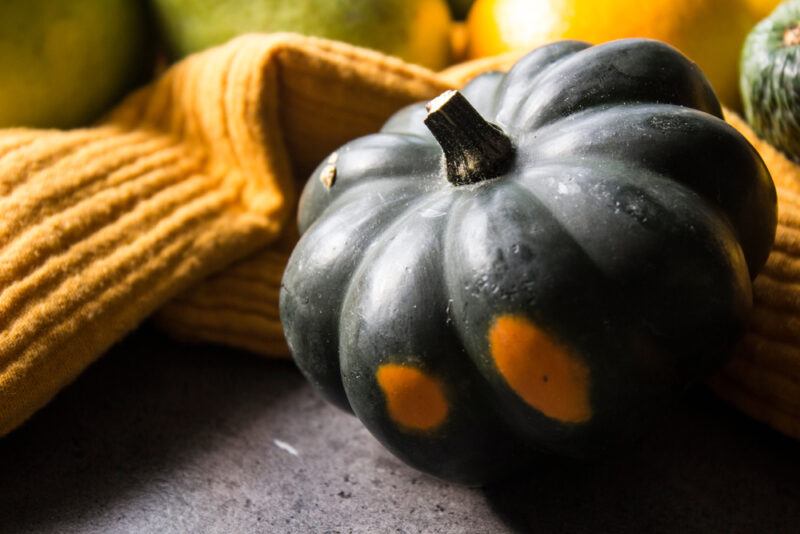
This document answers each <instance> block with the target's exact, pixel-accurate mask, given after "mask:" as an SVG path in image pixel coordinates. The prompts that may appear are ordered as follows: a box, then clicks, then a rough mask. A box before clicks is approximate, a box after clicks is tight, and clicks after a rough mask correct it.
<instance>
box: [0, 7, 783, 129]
mask: <svg viewBox="0 0 800 534" xmlns="http://www.w3.org/2000/svg"><path fill="white" fill-rule="evenodd" d="M777 4H778V1H777V0H653V1H649V2H640V1H638V0H477V1H472V0H449V2H446V1H445V0H292V1H287V0H147V1H142V0H73V1H71V2H63V1H61V0H4V2H2V3H0V127H2V126H6V127H7V126H35V127H59V128H67V127H75V126H81V125H87V124H89V123H91V122H92V121H93V120H95V119H96V118H98V117H99V116H100V115H101V114H102V113H103V112H104V111H106V110H108V109H109V108H110V107H111V106H112V105H113V104H115V103H116V102H118V101H119V100H120V99H121V98H122V96H123V95H124V94H126V93H127V92H128V91H129V90H130V89H132V88H133V87H134V86H135V85H137V84H139V83H141V82H143V81H144V80H146V79H147V76H148V75H153V72H154V69H153V50H154V49H156V48H158V49H159V50H161V52H162V57H166V58H169V59H170V60H174V59H178V58H181V57H184V56H185V55H187V54H190V53H192V52H196V51H198V50H202V49H203V48H207V47H209V46H213V45H217V44H221V43H223V42H225V41H227V40H228V39H230V38H232V37H234V36H236V35H239V34H242V33H247V32H278V31H289V32H298V33H302V34H305V35H314V36H319V37H324V38H328V39H335V40H341V41H345V42H348V43H352V44H355V45H359V46H363V47H367V48H373V49H375V50H378V51H381V52H384V53H386V54H389V55H395V56H398V57H400V58H402V59H404V60H406V61H408V62H411V63H417V64H420V65H423V66H425V67H428V68H431V69H434V70H438V69H442V68H444V67H446V66H447V65H448V64H452V63H453V62H456V61H458V60H461V59H462V58H463V57H464V55H466V56H467V57H469V58H477V57H484V56H488V55H493V54H500V53H504V52H514V51H517V52H522V51H526V50H529V49H531V48H534V47H536V46H539V45H542V44H545V43H548V42H551V41H554V40H558V39H564V38H568V39H580V40H586V41H589V42H592V43H595V44H596V43H601V42H604V41H608V40H613V39H618V38H623V37H650V38H655V39H661V40H664V41H666V42H668V43H670V44H672V45H674V46H676V47H677V48H678V49H680V50H681V51H682V52H684V53H685V54H687V55H688V56H689V57H690V58H691V59H693V60H694V61H696V62H697V63H698V64H699V65H700V66H701V68H703V70H704V71H705V73H706V74H707V76H708V77H709V79H710V80H711V82H712V84H713V86H714V88H715V90H716V91H717V93H718V95H719V96H720V99H721V100H722V101H723V103H725V104H726V105H727V106H728V107H731V108H733V109H741V108H742V106H741V102H740V97H739V89H738V87H739V83H738V77H739V69H738V63H739V56H740V51H741V48H742V43H743V42H744V39H745V36H746V35H747V33H748V32H749V31H750V30H751V29H752V27H753V26H754V25H755V24H756V23H757V22H758V21H759V20H761V19H762V18H764V17H765V16H766V15H767V14H768V13H769V12H770V11H771V10H772V9H773V8H774V7H775V6H776V5H777ZM448 8H449V9H448ZM464 18H466V22H459V21H460V20H461V19H464Z"/></svg>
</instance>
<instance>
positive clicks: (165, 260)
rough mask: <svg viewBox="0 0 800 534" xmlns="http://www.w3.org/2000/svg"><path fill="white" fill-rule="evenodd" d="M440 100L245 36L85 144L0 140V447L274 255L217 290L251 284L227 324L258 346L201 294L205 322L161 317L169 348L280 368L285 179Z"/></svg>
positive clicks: (59, 135)
mask: <svg viewBox="0 0 800 534" xmlns="http://www.w3.org/2000/svg"><path fill="white" fill-rule="evenodd" d="M100 74H101V73H99V74H98V75H100ZM442 86H443V83H442V82H440V81H439V80H437V79H436V77H435V76H434V75H433V74H432V73H430V72H429V71H426V70H424V69H421V68H416V67H412V66H408V65H405V64H403V63H402V62H400V61H399V60H393V59H389V58H385V57H384V56H381V55H379V54H377V53H373V52H368V51H364V50H359V49H356V48H354V47H350V46H347V45H343V44H338V43H332V42H326V41H322V40H318V39H308V38H302V37H299V36H294V35H280V34H278V35H271V36H245V37H242V38H239V39H236V40H235V41H232V42H231V43H229V44H228V45H226V46H223V47H220V48H215V49H212V50H209V51H207V52H204V53H202V54H198V55H196V56H192V57H190V58H187V59H186V60H184V61H183V62H181V63H179V64H177V65H175V66H173V67H172V68H170V69H169V70H168V71H167V72H166V73H165V74H164V75H163V76H162V77H161V78H160V79H159V80H158V81H157V82H155V83H154V84H152V85H150V86H148V87H146V88H144V89H142V90H140V91H138V92H137V93H135V94H133V95H131V96H130V97H129V98H128V99H127V100H126V101H125V102H124V103H123V104H121V105H120V106H119V107H118V108H117V109H116V110H114V111H113V112H112V113H111V114H110V115H109V117H108V118H107V119H106V120H105V121H104V122H103V123H102V124H101V125H99V126H97V127H95V128H90V129H83V130H73V131H41V130H25V129H14V130H0V214H2V219H1V220H0V265H2V269H0V324H1V325H2V328H1V329H0V435H2V434H5V433H7V432H9V431H10V430H12V429H13V428H14V427H16V426H17V425H19V424H20V423H21V422H22V421H24V420H25V419H26V418H27V417H29V416H30V415H31V414H32V413H33V412H34V411H35V410H36V409H38V408H39V407H41V406H42V405H43V404H44V403H46V402H47V401H48V400H49V399H50V398H51V397H52V396H53V395H54V394H55V393H56V392H57V391H58V390H59V389H60V388H61V387H63V386H64V385H65V384H67V383H68V382H70V381H71V380H72V379H73V378H74V377H75V376H76V375H77V374H78V373H79V372H80V371H81V370H82V369H84V368H85V367H86V366H87V365H88V364H89V363H91V362H92V361H93V360H94V359H95V358H96V357H97V356H99V355H100V354H101V353H102V352H103V351H104V350H105V349H106V348H107V347H108V346H109V345H111V344H112V343H114V342H115V341H117V340H118V339H120V338H121V337H122V336H123V335H124V334H125V333H127V332H128V331H130V330H131V329H132V328H134V327H135V326H136V325H137V324H139V323H140V322H141V321H142V320H143V319H144V318H145V317H147V316H148V315H150V314H151V313H152V312H153V311H154V310H155V309H156V308H158V307H159V306H161V305H162V304H164V302H166V301H167V300H168V299H170V298H171V297H173V296H175V295H176V294H178V293H180V292H181V291H184V290H186V289H187V288H188V287H189V286H191V285H192V284H194V283H196V282H198V281H199V280H201V279H202V278H204V277H206V276H208V275H209V274H211V273H213V272H216V271H219V270H220V269H221V268H223V267H225V266H228V265H230V264H231V263H232V262H234V261H236V260H237V259H239V258H242V257H244V256H247V255H248V254H251V253H253V252H255V251H257V250H264V247H265V246H266V245H268V244H269V243H271V242H275V241H278V243H279V244H278V245H276V252H274V253H273V252H264V253H263V255H262V256H259V258H260V261H261V263H248V264H240V265H237V266H235V267H233V268H232V269H231V270H230V271H229V273H230V274H228V275H226V277H225V278H223V279H226V280H227V279H233V280H234V282H233V284H232V286H236V283H237V281H239V280H250V279H253V280H258V283H257V285H258V287H259V290H258V291H252V290H251V288H249V287H248V288H247V289H246V290H245V293H246V294H247V295H248V296H249V297H250V300H249V302H250V303H256V304H255V306H252V305H251V307H250V308H247V307H244V308H239V309H238V311H239V312H241V311H243V310H244V311H248V310H252V309H255V310H257V313H256V315H255V317H257V319H256V320H255V321H254V322H252V323H249V322H247V321H244V322H243V323H242V325H243V326H244V328H245V329H246V330H247V331H252V330H255V331H258V332H259V333H260V335H261V336H264V334H263V332H268V334H266V338H267V341H265V342H263V343H261V342H260V343H256V344H251V343H249V342H248V341H247V340H246V339H243V338H242V337H241V336H238V337H237V334H236V328H238V326H234V327H231V326H228V325H230V324H235V325H238V324H239V323H240V321H241V313H239V314H238V315H237V314H236V313H232V314H230V315H223V314H219V313H218V309H217V307H218V306H221V307H222V308H223V309H227V308H225V306H226V302H227V301H224V300H223V299H222V296H221V295H219V294H217V295H213V294H212V293H213V286H206V288H207V289H206V290H205V292H204V291H203V290H202V289H199V290H198V294H199V295H203V296H206V297H207V299H211V305H210V307H208V308H206V309H205V310H202V309H200V308H198V307H194V308H191V309H190V308H187V307H186V306H183V308H182V307H181V300H180V299H178V300H177V301H176V303H175V305H174V309H175V310H180V311H181V313H182V315H181V316H182V317H184V318H186V319H187V320H183V321H181V319H180V318H179V316H178V315H177V314H176V315H175V318H174V319H172V320H170V318H169V317H170V316H169V314H164V315H163V317H164V322H165V324H168V325H170V326H171V327H172V328H174V329H175V330H176V331H177V332H178V333H181V332H188V331H189V330H191V329H192V328H194V329H196V328H198V327H199V328H201V329H202V328H204V325H210V326H209V329H208V335H207V337H206V338H207V339H213V340H218V341H226V342H228V343H233V344H236V345H238V346H243V347H246V348H250V349H253V350H258V351H261V352H267V353H272V352H275V353H280V352H285V350H284V349H283V347H282V346H281V345H280V343H282V342H281V341H276V340H280V339H281V335H280V329H279V327H278V323H277V313H276V311H275V306H276V302H277V289H276V288H277V284H278V282H279V276H280V271H281V269H282V267H281V266H282V265H283V263H284V262H285V258H286V250H287V248H288V246H289V245H290V243H291V233H286V234H285V236H286V237H285V238H284V239H283V240H279V237H280V236H281V235H282V233H284V231H285V229H286V228H287V221H288V219H289V217H290V214H291V213H292V211H293V206H294V202H295V198H296V187H295V184H294V183H293V179H292V176H293V172H292V169H293V168H294V169H296V170H297V172H299V173H301V175H302V176H304V175H305V174H306V173H307V172H309V170H310V169H311V168H312V167H313V165H314V164H315V163H316V161H317V160H318V159H319V158H321V157H322V155H323V154H325V153H326V152H327V151H328V150H329V148H330V147H332V146H335V145H336V144H338V143H341V142H343V141H344V140H346V139H349V138H350V137H353V136H355V135H359V134H361V133H365V132H367V131H370V130H372V129H374V128H375V127H376V125H379V124H380V123H381V122H382V121H383V120H384V119H385V118H386V117H387V116H388V115H389V114H390V113H391V112H392V111H393V110H395V109H396V108H398V107H400V106H402V105H403V104H406V103H408V102H411V101H415V100H419V99H421V98H425V97H427V96H428V95H430V94H431V93H433V92H436V90H437V89H438V88H439V87H442ZM290 226H292V225H290ZM279 264H280V265H279ZM253 269H255V271H254V270H253ZM209 288H210V289H209ZM212 297H213V298H212ZM214 299H216V300H214ZM234 308H235V306H234ZM235 311H236V310H234V312H235ZM188 319H191V320H190V321H189V320H188ZM189 325H191V326H189ZM217 325H219V326H220V328H215V327H216V326H217ZM245 337H246V336H245Z"/></svg>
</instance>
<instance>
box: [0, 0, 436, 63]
mask: <svg viewBox="0 0 800 534" xmlns="http://www.w3.org/2000/svg"><path fill="white" fill-rule="evenodd" d="M0 1H4V0H0ZM151 4H152V6H153V11H154V13H155V16H156V19H157V20H158V23H159V25H160V26H161V30H162V33H163V35H164V37H165V40H166V43H167V47H168V48H169V50H170V52H171V53H172V55H173V56H175V57H182V56H185V55H187V54H190V53H192V52H197V51H199V50H202V49H204V48H208V47H209V46H214V45H218V44H222V43H224V42H226V41H228V40H229V39H231V38H233V37H235V36H237V35H240V34H242V33H247V32H296V33H301V34H304V35H312V36H316V37H325V38H328V39H335V40H338V41H344V42H347V43H351V44H355V45H358V46H363V47H366V48H373V49H375V50H380V51H382V52H384V53H387V54H391V55H395V56H399V57H401V58H403V59H405V60H406V61H410V62H412V63H418V64H421V65H425V66H426V67H430V68H432V69H441V68H443V67H445V66H446V65H447V64H448V63H449V61H450V25H451V18H450V8H449V7H448V5H447V2H446V0H291V1H287V0H151Z"/></svg>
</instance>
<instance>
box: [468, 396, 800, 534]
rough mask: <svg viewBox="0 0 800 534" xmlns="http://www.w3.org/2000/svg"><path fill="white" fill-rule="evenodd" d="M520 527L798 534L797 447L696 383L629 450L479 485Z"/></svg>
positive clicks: (517, 528)
mask: <svg viewBox="0 0 800 534" xmlns="http://www.w3.org/2000/svg"><path fill="white" fill-rule="evenodd" d="M484 494H485V496H486V499H487V501H488V502H489V505H490V507H491V508H492V509H493V510H494V511H495V512H496V513H497V514H498V515H499V516H500V517H501V518H502V519H503V520H504V521H505V522H506V523H507V524H508V525H509V526H510V527H511V528H513V529H514V530H515V531H518V532H537V533H550V532H570V533H582V532H586V533H593V534H596V533H598V532H614V533H617V532H619V533H622V532H631V533H634V532H635V533H641V532H648V533H653V532H680V533H690V532H698V533H700V532H702V533H710V532H770V533H781V532H786V533H796V532H800V443H797V442H795V441H793V440H790V439H788V438H785V437H783V436H781V435H779V434H778V433H776V432H774V431H772V430H770V429H768V428H766V427H764V426H762V425H760V424H758V423H755V422H753V421H750V420H748V419H747V418H745V417H744V416H743V415H741V414H739V413H738V412H736V411H734V410H733V409H732V408H731V407H729V406H727V405H725V404H723V403H722V402H721V401H719V400H717V399H716V398H714V397H713V396H712V394H711V393H710V392H708V391H705V390H703V389H699V390H696V391H693V392H692V393H690V394H689V395H688V396H687V398H686V399H684V400H683V401H682V402H681V403H680V404H679V405H678V406H677V407H676V408H675V409H674V410H673V411H672V412H671V413H670V414H669V415H668V416H666V417H665V418H664V419H663V420H661V421H659V422H658V424H657V425H656V427H655V428H653V429H651V432H650V433H648V434H647V436H646V437H645V438H644V439H643V440H642V441H641V442H640V443H638V444H635V445H634V447H632V448H631V451H630V452H629V454H627V455H624V456H620V457H616V458H613V459H611V460H610V461H607V462H605V463H597V464H580V463H576V462H549V463H548V464H547V465H543V466H541V467H539V468H538V469H537V470H534V471H533V472H532V473H531V474H529V475H528V476H527V477H525V478H524V479H520V480H518V481H512V482H507V483H504V484H499V485H496V486H493V487H488V488H485V489H484Z"/></svg>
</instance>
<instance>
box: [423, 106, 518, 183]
mask: <svg viewBox="0 0 800 534" xmlns="http://www.w3.org/2000/svg"><path fill="white" fill-rule="evenodd" d="M426 109H427V110H428V116H427V117H425V126H427V127H428V129H429V130H430V131H431V133H432V134H433V136H434V137H435V138H436V141H438V143H439V146H441V147H442V152H444V159H445V167H446V169H447V179H448V180H449V181H450V183H452V184H453V185H464V184H474V183H476V182H480V181H482V180H487V179H489V178H495V177H496V176H499V175H501V174H503V173H504V172H505V171H506V170H507V169H508V166H509V164H510V163H511V160H512V156H513V154H514V147H513V146H512V144H511V140H510V139H509V138H508V136H507V135H506V134H505V133H503V131H502V130H501V129H500V128H498V127H497V126H495V125H494V124H491V123H490V122H487V121H486V119H484V118H483V117H481V115H480V113H478V111H477V110H476V109H475V108H474V107H472V105H471V104H470V103H469V102H468V101H467V99H466V98H464V95H462V94H461V93H459V92H458V91H445V92H444V93H442V94H441V95H439V96H438V97H436V98H434V99H433V100H431V101H430V102H429V103H428V105H427V106H426Z"/></svg>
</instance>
